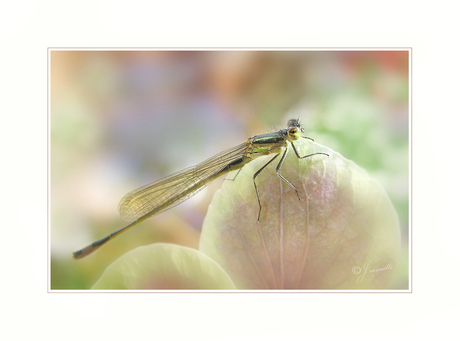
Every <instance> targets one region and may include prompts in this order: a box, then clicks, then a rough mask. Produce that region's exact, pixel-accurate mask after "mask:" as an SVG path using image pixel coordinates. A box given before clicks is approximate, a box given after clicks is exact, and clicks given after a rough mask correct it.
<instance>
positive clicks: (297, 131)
mask: <svg viewBox="0 0 460 341" xmlns="http://www.w3.org/2000/svg"><path fill="white" fill-rule="evenodd" d="M303 132H304V129H303V128H302V127H301V126H300V123H299V120H296V119H292V120H289V121H288V123H287V129H281V130H280V131H278V132H274V133H269V134H262V135H256V136H253V137H250V138H248V140H247V141H246V142H244V143H242V144H240V145H238V146H235V147H233V148H230V149H228V150H226V151H223V152H221V153H219V154H217V155H215V156H213V157H211V158H209V159H207V160H206V161H204V162H202V163H200V164H198V165H197V166H195V167H190V168H187V169H184V170H182V171H179V172H177V173H174V174H172V175H170V176H168V177H166V178H163V179H160V180H158V181H155V182H153V183H151V184H149V185H146V186H143V187H141V188H139V189H136V190H134V191H132V192H129V193H128V194H126V195H125V196H124V197H123V198H122V199H121V201H120V204H119V205H118V209H119V211H120V215H121V217H122V218H123V219H124V220H127V221H131V223H129V224H128V225H126V226H125V227H122V228H121V229H119V230H117V231H114V232H112V233H111V234H109V235H107V236H105V237H104V238H101V239H99V240H97V241H95V242H94V243H92V244H90V245H88V246H86V247H85V248H83V249H81V250H78V251H75V252H74V253H73V257H74V258H82V257H85V256H87V255H89V254H90V253H92V252H93V251H95V250H96V249H98V248H99V247H101V246H102V245H104V244H105V243H106V242H108V241H109V240H111V239H113V238H115V237H116V236H118V235H120V234H122V233H123V232H125V231H127V230H129V229H130V228H131V227H133V226H135V225H137V224H139V223H140V222H142V221H144V220H145V219H147V218H149V217H151V216H153V215H155V214H157V213H160V212H163V211H165V210H167V209H170V208H171V207H174V206H176V205H178V204H180V203H181V202H183V201H185V200H186V199H188V198H190V197H191V196H192V195H194V194H196V193H197V192H198V191H199V190H201V189H203V188H204V187H205V186H206V185H207V184H209V183H210V182H211V181H212V180H214V179H216V178H218V177H219V176H221V175H223V174H225V173H228V172H230V171H234V170H238V173H239V171H241V169H242V168H243V166H244V165H246V164H247V163H249V162H251V161H252V160H254V159H256V158H258V157H260V156H264V155H269V154H276V155H275V156H274V157H273V158H272V159H270V161H268V162H267V163H266V164H265V165H264V166H263V167H262V168H260V169H259V170H258V171H257V172H256V173H255V174H254V176H253V182H254V187H255V190H256V195H257V200H258V203H259V213H258V215H257V220H260V212H261V211H262V205H261V203H260V198H259V190H258V189H257V184H256V178H257V176H258V175H259V174H260V172H262V171H263V170H264V169H265V168H266V167H267V166H268V165H269V164H270V163H272V162H273V161H274V160H275V159H276V158H277V157H279V156H280V155H281V153H282V151H283V148H284V152H283V153H282V156H281V160H280V161H279V163H278V165H277V166H276V174H278V176H279V177H280V178H281V179H283V180H284V181H285V182H286V183H287V184H288V185H289V186H291V187H292V188H293V189H294V190H295V191H296V193H297V197H298V198H299V200H300V196H299V192H298V191H297V188H295V186H294V185H293V184H291V183H290V182H289V181H288V180H287V179H286V178H284V177H283V176H282V175H281V174H280V172H279V171H280V167H281V165H282V163H283V161H284V159H285V158H286V155H287V153H288V150H289V148H288V147H289V146H288V142H289V143H290V144H291V146H292V149H293V150H294V152H295V154H296V156H297V157H298V158H299V159H305V158H307V157H310V156H313V155H318V154H322V155H327V156H329V155H328V154H326V153H313V154H308V155H305V156H300V154H299V152H298V151H297V149H296V147H295V145H294V143H293V142H294V141H296V140H299V139H300V138H305V139H310V140H312V139H311V138H309V137H305V136H303V135H302V133H303ZM238 173H237V174H236V175H235V177H236V176H237V175H238Z"/></svg>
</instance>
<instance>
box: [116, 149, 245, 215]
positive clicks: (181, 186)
mask: <svg viewBox="0 0 460 341" xmlns="http://www.w3.org/2000/svg"><path fill="white" fill-rule="evenodd" d="M246 147H247V143H246V142H245V143H242V144H240V145H237V146H235V147H233V148H230V149H228V150H225V151H223V152H221V153H219V154H217V155H215V156H213V157H211V158H209V159H207V160H206V161H203V162H201V163H200V164H198V165H196V166H194V167H190V168H186V169H184V170H181V171H179V172H176V173H174V174H172V175H170V176H167V177H166V178H163V179H160V180H158V181H155V182H153V183H151V184H149V185H146V186H143V187H141V188H138V189H136V190H134V191H131V192H129V193H128V194H126V195H125V196H124V197H123V198H122V199H121V201H120V203H119V204H118V210H119V212H120V216H121V217H122V219H123V220H126V221H134V220H136V219H138V218H140V217H142V216H144V215H146V214H149V213H150V215H154V214H157V213H159V212H163V211H165V210H167V209H170V208H172V207H174V206H176V205H178V204H180V203H181V202H183V201H185V200H186V199H188V198H190V197H191V196H192V195H194V194H196V193H197V192H198V191H200V190H201V189H203V188H204V187H205V186H206V185H207V184H209V183H210V182H211V181H212V180H214V179H215V178H216V177H218V176H220V175H222V174H224V173H226V171H224V169H225V167H226V166H227V165H229V164H230V163H232V162H233V161H235V160H238V159H239V158H241V157H242V156H243V154H244V152H245V151H246Z"/></svg>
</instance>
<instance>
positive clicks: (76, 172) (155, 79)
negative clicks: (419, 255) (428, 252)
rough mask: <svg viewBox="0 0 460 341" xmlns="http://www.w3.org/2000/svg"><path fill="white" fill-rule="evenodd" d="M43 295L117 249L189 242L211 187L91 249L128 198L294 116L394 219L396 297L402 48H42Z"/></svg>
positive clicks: (98, 268) (68, 285) (403, 195)
mask: <svg viewBox="0 0 460 341" xmlns="http://www.w3.org/2000/svg"><path fill="white" fill-rule="evenodd" d="M49 58H50V59H49V66H50V67H49V91H50V93H49V96H50V98H49V125H50V130H49V131H50V159H49V160H50V168H49V169H50V175H49V176H50V188H49V193H50V196H49V198H50V201H49V202H50V210H49V211H50V219H49V222H50V223H49V241H50V243H49V247H50V250H49V252H50V267H49V269H50V288H51V289H88V288H91V286H92V285H93V284H94V283H95V282H96V280H97V279H98V278H99V277H100V275H101V274H102V272H103V271H104V269H105V268H106V267H107V266H108V265H109V264H110V263H111V262H113V261H114V260H116V259H117V258H118V257H120V256H121V255H122V254H124V253H126V252H127V251H129V250H132V249H134V248H136V247H138V246H141V245H147V244H150V243H154V242H168V243H175V244H180V245H185V246H189V247H193V248H198V242H199V236H200V230H201V225H202V222H203V219H204V216H205V215H206V211H207V207H208V205H209V203H210V201H211V200H212V197H213V194H214V193H215V191H216V190H218V189H219V188H220V186H221V183H222V181H223V179H218V180H216V181H214V182H213V183H211V185H209V186H208V187H207V188H205V189H204V190H203V191H201V192H200V193H198V194H197V195H196V196H195V197H193V198H191V199H189V200H188V201H186V202H184V203H182V204H181V205H179V206H176V207H174V208H173V209H171V210H168V211H166V212H163V213H161V214H159V215H157V216H155V217H152V218H150V219H148V220H147V221H145V222H143V223H142V224H140V225H138V226H136V227H135V228H133V229H132V230H130V231H129V232H126V233H124V234H123V235H121V236H119V237H117V238H116V239H114V240H113V241H110V242H109V243H108V244H106V245H105V246H104V247H102V248H101V249H99V250H98V251H96V252H95V253H94V254H92V255H90V256H88V257H86V258H84V259H81V260H78V261H77V260H73V259H72V257H71V254H72V251H75V250H77V249H80V248H82V247H84V246H86V245H87V244H89V243H91V242H93V241H94V240H97V239H99V238H101V237H104V236H105V235H107V234H109V233H110V232H112V231H114V230H116V229H118V228H120V227H122V226H124V225H125V224H126V223H125V222H124V221H122V220H121V218H120V217H119V215H118V202H119V201H120V199H121V198H122V197H123V195H124V194H126V193H127V192H129V191H131V190H133V189H135V188H138V187H140V186H143V185H145V184H147V183H149V182H152V181H155V180H157V179H159V178H161V177H163V176H166V175H170V174H171V173H173V172H175V171H178V170H181V169H183V168H186V167H189V166H192V165H195V164H197V163H199V162H201V161H203V160H205V159H207V158H208V157H211V156H212V155H214V154H216V153H218V152H220V151H223V150H225V149H227V148H229V147H232V146H234V145H236V144H239V143H241V142H244V141H245V140H246V139H247V138H248V137H249V136H253V135H256V134H261V133H266V132H269V131H276V130H279V129H281V128H284V127H285V124H286V121H287V120H288V119H290V118H300V120H301V122H302V123H303V125H304V127H305V133H306V135H307V136H310V137H312V138H314V139H315V141H316V142H318V143H320V144H323V145H326V146H328V147H330V148H332V149H334V150H336V151H338V152H339V153H341V154H342V155H343V156H345V157H346V158H348V159H351V160H353V161H354V162H356V163H357V164H358V165H359V166H361V167H363V168H364V169H366V170H367V171H368V172H369V173H370V175H371V176H372V177H374V178H375V179H377V180H378V181H379V182H380V183H381V185H382V186H383V187H384V188H385V190H386V191H387V193H388V195H389V196H390V198H391V200H392V202H393V204H394V205H395V207H396V210H397V212H398V215H399V219H400V224H401V241H402V257H401V261H400V263H399V265H398V267H397V269H395V271H396V279H395V282H394V284H393V287H394V288H395V289H407V288H408V269H409V248H408V246H409V233H408V226H409V181H410V177H409V164H410V159H409V94H410V92H409V89H410V88H409V86H410V79H409V68H410V65H409V51H408V50H396V51H390V50H382V51H379V50H372V51H363V50H349V51H343V50H340V51H334V50H326V51H314V50H301V51H287V50H279V51H260V50H256V51H240V50H228V51H224V50H219V51H158V50H153V51H123V50H121V51H109V50H102V51H95V50H86V51H82V50H78V51H72V50H50V52H49Z"/></svg>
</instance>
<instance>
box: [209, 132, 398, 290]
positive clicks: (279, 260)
mask: <svg viewBox="0 0 460 341" xmlns="http://www.w3.org/2000/svg"><path fill="white" fill-rule="evenodd" d="M295 144H296V146H297V149H298V150H299V153H300V154H301V155H307V154H311V153H314V152H326V153H328V154H329V157H327V156H324V155H315V156H312V157H309V158H306V159H302V160H299V159H298V158H297V157H296V155H295V153H294V152H293V150H292V149H291V150H290V151H289V154H288V157H287V159H286V160H285V162H284V164H283V165H282V167H281V170H280V173H281V174H282V175H283V176H284V177H285V178H286V179H287V180H288V181H289V182H290V183H292V184H293V185H294V186H295V187H296V188H297V189H298V191H299V195H300V199H301V200H299V199H298V197H297V195H296V192H295V190H294V189H293V188H291V187H290V186H289V185H288V184H287V183H286V182H284V181H283V180H282V179H281V178H280V177H279V176H277V174H276V173H275V168H276V165H277V162H278V161H277V160H275V161H274V162H273V164H271V165H270V166H269V167H267V168H266V169H265V170H264V171H263V172H262V173H261V174H260V176H258V177H257V180H256V181H257V186H258V189H259V195H260V200H261V205H262V212H261V216H260V221H257V214H258V212H259V206H258V203H257V198H256V193H255V189H254V184H253V174H254V173H255V172H256V171H257V170H259V169H260V168H261V167H262V166H263V165H264V164H265V163H266V162H268V160H270V158H271V156H268V157H267V158H259V159H257V160H255V161H254V162H251V163H250V164H248V165H246V166H245V167H244V168H243V170H242V171H241V173H240V174H239V175H238V176H237V177H236V179H235V180H234V181H225V182H224V185H223V187H222V189H221V190H220V191H218V192H217V193H216V195H215V197H214V199H213V201H212V204H211V205H210V207H209V210H208V214H207V216H206V219H205V222H204V225H203V231H202V235H201V241H200V250H201V251H202V252H204V253H205V254H207V255H208V256H209V257H211V258H212V259H214V260H215V261H216V262H218V263H219V264H220V265H221V266H222V267H223V268H224V270H225V271H226V272H227V273H228V274H229V275H230V277H231V278H232V280H233V281H234V283H235V285H236V286H237V288H240V289H385V288H388V286H389V283H390V279H391V277H392V276H393V274H394V272H395V271H394V267H395V266H396V262H397V259H398V257H399V249H400V232H399V222H398V217H397V215H396V212H395V209H394V207H393V205H392V203H391V202H390V200H389V198H388V196H387V194H386V193H385V191H384V190H383V188H382V187H381V186H380V185H379V184H378V183H377V182H376V181H374V180H373V179H371V178H370V177H369V176H368V175H367V173H366V172H365V171H364V170H362V169H361V168H360V167H358V166H357V165H356V164H355V163H353V162H352V161H349V160H347V159H345V158H344V157H343V156H341V155H340V154H338V153H336V152H334V151H332V150H330V149H328V148H326V147H323V146H321V145H318V144H316V143H313V142H309V141H305V140H300V141H296V142H295ZM289 148H290V147H289ZM279 159H280V158H279ZM232 176H234V174H230V175H229V178H231V177H232ZM366 264H367V265H366ZM388 265H390V266H389V267H388ZM366 266H367V268H366ZM373 269H374V271H372V272H371V270H373ZM375 269H379V270H380V271H375ZM358 270H360V272H358ZM360 276H361V277H362V278H361V277H360Z"/></svg>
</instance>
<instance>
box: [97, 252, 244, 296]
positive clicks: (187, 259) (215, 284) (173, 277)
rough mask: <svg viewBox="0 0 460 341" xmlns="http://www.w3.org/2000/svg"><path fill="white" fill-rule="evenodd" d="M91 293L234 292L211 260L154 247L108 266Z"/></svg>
mask: <svg viewBox="0 0 460 341" xmlns="http://www.w3.org/2000/svg"><path fill="white" fill-rule="evenodd" d="M93 289H107V290H112V289H134V290H138V289H151V290H155V289H183V290H188V289H235V286H234V284H233V283H232V280H231V279H230V277H229V276H228V275H227V274H226V273H225V271H224V270H222V268H221V267H220V266H219V265H218V264H217V263H216V262H214V261H213V260H212V259H210V258H209V257H207V256H206V255H204V254H202V253H201V252H199V251H197V250H195V249H191V248H188V247H184V246H179V245H174V244H164V243H157V244H151V245H147V246H142V247H138V248H136V249H134V250H133V251H130V252H128V253H126V254H125V255H123V256H122V257H120V258H119V259H118V260H116V261H115V262H114V263H112V264H111V265H110V266H109V267H108V268H107V269H106V270H105V272H104V273H103V275H102V277H101V278H100V279H99V280H98V281H97V283H96V284H95V285H94V286H93Z"/></svg>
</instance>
